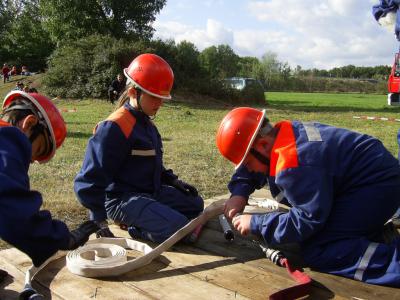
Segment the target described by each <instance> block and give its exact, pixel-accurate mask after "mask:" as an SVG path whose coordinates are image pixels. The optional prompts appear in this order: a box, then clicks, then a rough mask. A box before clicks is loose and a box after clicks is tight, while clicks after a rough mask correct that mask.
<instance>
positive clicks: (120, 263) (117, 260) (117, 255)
mask: <svg viewBox="0 0 400 300" xmlns="http://www.w3.org/2000/svg"><path fill="white" fill-rule="evenodd" d="M224 203H225V199H222V200H218V201H215V202H213V203H212V204H210V205H209V206H207V207H206V208H205V210H204V211H203V213H202V214H201V215H199V216H198V217H197V218H195V219H193V220H191V221H190V222H189V223H188V224H186V226H184V227H182V228H181V229H179V230H178V231H177V232H175V233H174V234H173V235H172V236H171V237H170V238H168V239H167V240H165V241H164V242H163V243H161V244H160V245H158V246H157V247H156V248H154V249H153V248H151V247H150V246H148V245H147V244H145V243H142V242H139V241H134V240H131V239H125V238H100V239H95V240H90V241H89V242H87V243H86V244H85V245H83V246H82V247H79V248H78V249H76V250H74V251H70V252H68V253H67V255H66V261H67V268H68V270H69V271H70V272H72V273H73V274H76V275H80V276H84V277H96V278H98V277H112V276H119V275H121V274H124V273H127V272H129V271H132V270H135V269H138V268H140V267H142V266H145V265H147V264H149V263H150V262H151V261H152V260H154V259H155V258H156V257H158V256H160V255H161V253H163V252H164V251H166V250H168V249H169V248H170V247H172V246H173V245H174V244H176V243H177V242H178V241H180V240H181V239H182V238H184V237H185V236H186V235H188V234H189V233H191V232H192V231H193V230H195V229H196V227H197V226H199V225H202V224H205V223H207V221H208V220H209V219H211V218H213V217H216V216H218V215H220V214H222V213H223V211H224ZM126 248H128V249H133V250H137V251H140V252H142V253H143V254H144V255H143V256H140V257H138V258H136V259H133V260H130V261H128V260H127V255H126V251H125V249H126ZM65 254H66V251H59V252H57V253H56V254H55V255H53V256H52V257H50V258H49V259H48V260H46V261H45V262H44V263H43V264H42V265H41V266H40V267H34V266H32V267H31V268H30V269H29V270H28V271H27V272H26V274H25V288H24V291H25V290H28V291H34V290H33V289H32V285H31V283H32V279H33V278H34V276H35V275H36V274H37V273H38V272H39V271H40V270H41V269H43V268H44V267H45V266H46V265H47V264H48V263H50V262H51V261H53V260H56V259H58V258H60V257H62V256H64V255H65ZM24 291H23V292H24ZM23 292H22V293H23ZM34 292H36V291H34ZM26 299H29V296H28V298H26Z"/></svg>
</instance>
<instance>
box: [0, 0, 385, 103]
mask: <svg viewBox="0 0 400 300" xmlns="http://www.w3.org/2000/svg"><path fill="white" fill-rule="evenodd" d="M165 4H166V0H155V1H144V0H141V1H131V0H104V1H97V0H81V1H76V0H64V1H59V0H0V44H1V48H0V58H1V59H0V61H1V62H2V63H5V62H6V63H8V64H9V65H17V66H21V65H27V66H29V67H30V68H31V70H34V71H42V70H43V71H44V70H46V74H45V76H44V80H43V83H44V86H45V88H46V89H47V91H48V92H49V93H51V94H54V95H60V96H71V97H85V96H91V97H103V96H104V95H105V92H106V89H107V85H108V84H109V82H110V81H111V80H112V79H113V78H114V77H115V75H116V74H117V73H119V72H121V70H122V69H123V68H124V67H126V66H127V65H128V64H129V62H130V61H131V60H132V58H133V57H134V56H136V55H138V54H140V53H143V52H154V53H157V54H159V55H160V56H162V57H164V58H165V59H166V60H167V61H168V62H169V63H170V64H171V66H172V68H173V70H174V73H175V76H176V80H175V88H177V89H182V90H187V91H193V92H197V93H201V94H207V95H210V96H213V97H219V98H231V99H234V100H235V99H236V100H237V99H238V98H240V97H241V96H242V95H239V94H238V93H237V92H236V91H232V90H231V89H229V88H227V87H226V86H225V85H224V81H223V79H224V78H227V77H238V76H240V77H252V78H256V79H257V80H259V81H260V82H261V83H262V85H263V86H264V88H265V90H286V91H311V92H312V91H339V92H341V91H345V92H346V91H350V92H352V91H355V92H378V93H385V92H386V85H385V82H384V81H385V80H386V78H387V75H388V74H389V72H390V67H388V66H376V67H356V66H353V65H348V66H344V67H337V68H333V69H331V70H318V69H302V68H301V66H297V67H296V68H291V67H290V66H289V65H288V63H286V62H280V61H279V60H278V57H277V54H276V53H274V52H267V53H265V54H264V55H263V56H262V57H261V58H256V57H241V56H239V55H237V54H236V53H235V52H234V50H233V49H232V48H231V47H230V46H229V45H215V46H211V47H208V48H206V49H204V50H202V51H199V50H198V49H197V47H196V46H195V45H194V44H193V43H191V42H188V41H182V42H180V43H178V44H177V43H175V42H174V41H172V40H167V41H161V40H157V39H154V38H153V34H154V28H153V27H152V22H153V21H154V20H155V19H156V15H157V14H158V13H159V12H160V11H161V10H162V8H163V7H164V6H165ZM349 78H351V79H352V80H349ZM250 96H251V95H250Z"/></svg>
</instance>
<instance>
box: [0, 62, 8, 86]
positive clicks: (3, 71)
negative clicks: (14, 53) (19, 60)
mask: <svg viewBox="0 0 400 300" xmlns="http://www.w3.org/2000/svg"><path fill="white" fill-rule="evenodd" d="M1 73H2V74H3V83H6V81H10V68H9V67H8V66H7V64H4V65H3V68H2V69H1Z"/></svg>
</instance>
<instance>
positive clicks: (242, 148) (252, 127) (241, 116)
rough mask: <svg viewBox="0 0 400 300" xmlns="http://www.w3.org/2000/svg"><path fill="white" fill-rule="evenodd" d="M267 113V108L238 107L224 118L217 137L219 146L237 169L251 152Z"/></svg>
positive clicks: (223, 154) (220, 150) (221, 151)
mask: <svg viewBox="0 0 400 300" xmlns="http://www.w3.org/2000/svg"><path fill="white" fill-rule="evenodd" d="M265 113H266V111H265V109H264V110H262V111H260V110H258V109H255V108H250V107H238V108H235V109H233V110H231V111H230V112H229V113H228V114H227V115H226V116H225V117H224V118H223V119H222V121H221V124H220V125H219V128H218V132H217V137H216V143H217V147H218V149H219V152H220V153H221V154H222V156H224V157H225V158H226V159H228V160H230V161H231V162H233V163H234V164H235V168H236V169H237V168H239V167H240V165H241V164H242V163H243V161H244V159H245V158H246V156H247V154H248V153H249V151H250V148H251V146H252V145H253V142H254V140H255V138H256V136H257V134H258V132H259V130H260V128H261V125H262V123H263V121H264V118H265Z"/></svg>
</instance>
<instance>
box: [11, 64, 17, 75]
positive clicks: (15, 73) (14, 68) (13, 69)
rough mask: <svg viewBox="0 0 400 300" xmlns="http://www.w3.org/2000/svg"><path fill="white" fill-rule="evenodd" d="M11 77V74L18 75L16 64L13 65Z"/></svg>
mask: <svg viewBox="0 0 400 300" xmlns="http://www.w3.org/2000/svg"><path fill="white" fill-rule="evenodd" d="M9 74H10V77H11V76H16V75H17V67H16V66H12V68H11V71H10V73H9Z"/></svg>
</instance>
